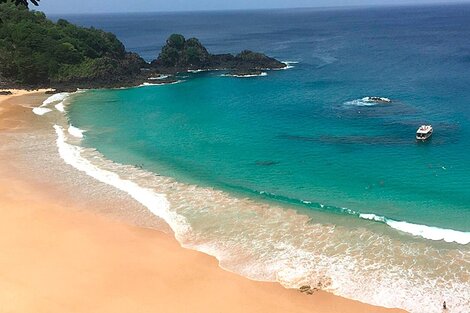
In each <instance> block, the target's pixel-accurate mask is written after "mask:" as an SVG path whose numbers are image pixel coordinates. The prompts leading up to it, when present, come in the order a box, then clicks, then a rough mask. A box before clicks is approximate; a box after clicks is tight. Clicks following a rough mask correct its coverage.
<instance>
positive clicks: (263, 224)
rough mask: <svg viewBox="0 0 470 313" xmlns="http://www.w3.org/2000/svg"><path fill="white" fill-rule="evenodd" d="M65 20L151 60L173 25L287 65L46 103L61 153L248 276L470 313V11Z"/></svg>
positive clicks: (222, 48)
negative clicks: (58, 117)
mask: <svg viewBox="0 0 470 313" xmlns="http://www.w3.org/2000/svg"><path fill="white" fill-rule="evenodd" d="M62 17H63V16H62ZM65 18H66V19H68V20H69V21H71V22H74V23H77V24H80V25H83V26H94V27H97V28H102V29H105V30H107V31H111V32H113V33H115V34H116V35H117V37H118V38H119V39H120V40H122V41H123V42H124V44H125V45H126V48H127V49H128V50H130V51H134V52H138V53H139V54H141V55H142V56H143V57H144V58H145V59H146V60H147V61H150V60H152V59H153V58H156V57H157V55H158V52H159V50H160V49H161V47H162V45H163V44H164V42H165V39H166V38H167V37H168V36H169V35H170V34H171V33H181V34H183V35H185V36H186V37H187V38H189V37H197V38H199V39H200V40H201V42H202V43H203V44H204V45H205V46H206V47H207V48H208V49H209V51H210V52H212V53H229V52H230V53H238V52H240V51H241V50H244V49H251V50H255V51H260V52H263V53H266V54H268V55H269V56H272V57H275V58H277V59H279V60H282V61H284V62H286V63H287V64H289V66H288V69H286V70H277V71H266V75H264V76H259V77H250V78H237V77H229V76H226V75H224V74H225V72H221V71H213V72H198V73H181V74H179V75H178V77H177V78H178V83H176V84H171V85H159V86H145V87H136V88H128V89H115V90H90V91H86V92H80V93H77V94H73V95H63V96H62V97H60V96H59V97H56V98H55V99H52V100H51V101H50V103H48V104H46V105H45V107H47V106H48V105H49V106H50V107H51V108H52V105H53V104H57V103H59V102H60V101H63V100H64V99H65V98H67V100H66V101H67V103H66V104H67V105H66V106H65V111H66V115H67V118H68V120H69V122H70V124H71V125H73V126H74V127H72V128H69V129H68V130H69V131H68V132H67V130H66V129H65V127H64V126H59V125H56V127H55V130H56V132H57V135H58V141H57V143H58V147H59V153H60V154H61V156H62V157H63V159H64V160H65V161H66V163H68V164H70V165H72V166H74V167H76V168H78V169H80V170H82V171H84V172H86V173H88V174H89V175H90V176H92V177H95V178H96V179H98V180H100V181H102V182H105V183H107V184H109V185H112V186H114V187H116V188H118V189H120V190H123V191H125V192H127V193H129V194H130V195H131V196H132V197H133V198H135V199H136V200H137V201H138V202H140V203H141V204H143V205H144V206H146V207H147V208H148V209H149V210H150V211H152V212H153V213H154V214H155V215H157V216H158V217H160V218H162V219H164V220H165V221H166V222H167V223H168V224H169V225H170V227H171V228H172V229H173V231H174V232H175V235H176V238H177V239H178V241H179V242H180V243H181V244H182V245H183V246H185V247H188V248H192V249H197V250H200V251H203V252H206V253H209V254H211V255H214V256H215V257H217V259H218V260H219V262H220V266H222V267H223V268H225V269H227V270H230V271H233V272H236V273H239V274H241V275H244V276H246V277H249V278H251V279H256V280H266V281H279V282H280V283H282V284H283V285H284V286H286V287H291V288H298V287H300V286H301V285H305V284H308V285H312V286H316V287H318V288H321V289H324V290H327V291H331V292H333V293H335V294H338V295H341V296H345V297H349V298H353V299H357V300H360V301H363V302H367V303H371V304H376V305H381V306H386V307H400V308H404V309H406V310H409V311H410V312H413V313H415V312H416V313H418V312H427V313H428V312H429V313H432V312H441V304H442V302H443V301H444V300H445V301H446V302H447V304H448V306H449V307H450V308H451V310H452V312H461V313H468V312H470V175H469V174H470V156H469V153H470V123H469V122H470V88H469V86H470V5H446V6H421V7H412V6H409V7H380V8H348V9H292V10H259V11H231V12H222V11H220V12H192V13H190V12H184V13H145V14H125V15H124V14H110V15H73V16H65ZM367 96H380V97H387V98H390V99H391V100H392V102H391V103H370V102H367V101H365V100H364V99H363V98H364V97H367ZM59 108H61V107H60V106H59ZM42 109H44V108H42ZM46 113H47V112H46ZM421 124H432V125H433V127H434V135H433V136H432V139H431V140H429V141H427V142H424V143H421V142H420V143H418V142H416V140H415V132H416V129H417V128H418V127H419V126H420V125H421ZM81 130H82V131H84V132H83V133H82V132H81Z"/></svg>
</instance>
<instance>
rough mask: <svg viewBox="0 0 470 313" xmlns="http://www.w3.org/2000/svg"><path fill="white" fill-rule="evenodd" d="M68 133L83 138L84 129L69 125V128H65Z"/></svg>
mask: <svg viewBox="0 0 470 313" xmlns="http://www.w3.org/2000/svg"><path fill="white" fill-rule="evenodd" d="M67 131H68V132H69V134H70V135H72V136H74V137H76V138H83V133H84V132H85V131H84V130H82V129H80V128H78V127H75V126H72V125H70V126H69V128H68V129H67Z"/></svg>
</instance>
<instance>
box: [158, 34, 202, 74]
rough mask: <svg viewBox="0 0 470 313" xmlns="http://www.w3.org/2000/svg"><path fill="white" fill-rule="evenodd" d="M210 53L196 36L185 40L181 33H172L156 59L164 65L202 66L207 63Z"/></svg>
mask: <svg viewBox="0 0 470 313" xmlns="http://www.w3.org/2000/svg"><path fill="white" fill-rule="evenodd" d="M209 59H210V54H209V52H207V50H206V48H205V47H204V46H203V45H202V44H201V43H200V42H199V40H198V39H196V38H190V39H188V40H186V39H185V38H184V37H183V35H180V34H173V35H171V36H170V37H169V38H168V39H167V41H166V45H165V46H164V47H163V48H162V52H161V53H160V55H159V57H158V60H159V62H160V63H161V64H162V65H164V66H166V67H189V68H191V67H204V66H207V65H208V64H209Z"/></svg>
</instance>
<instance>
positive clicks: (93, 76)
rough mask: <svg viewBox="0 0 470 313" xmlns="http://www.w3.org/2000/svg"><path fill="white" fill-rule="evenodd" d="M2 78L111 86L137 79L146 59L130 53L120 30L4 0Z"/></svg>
mask: <svg viewBox="0 0 470 313" xmlns="http://www.w3.org/2000/svg"><path fill="white" fill-rule="evenodd" d="M0 1H3V0H0ZM0 20H1V21H2V22H1V23H0V78H2V80H6V81H10V82H13V83H18V84H27V85H51V84H52V85H54V84H72V83H75V84H77V83H86V82H88V81H93V82H94V83H96V84H98V85H110V84H113V83H119V82H122V81H126V80H131V79H132V78H135V77H136V75H138V74H140V68H141V67H142V66H143V65H144V61H143V60H142V58H140V57H139V56H138V55H136V54H133V53H128V52H126V50H125V48H124V45H123V44H122V43H121V42H120V41H119V40H118V39H117V38H116V36H115V35H114V34H111V33H107V32H104V31H102V30H98V29H94V28H83V27H78V26H75V25H73V24H70V23H69V22H67V21H66V20H59V21H57V23H53V22H52V21H50V20H48V19H47V18H46V16H45V15H44V13H41V12H35V11H29V10H28V9H27V8H26V7H25V6H18V7H17V6H15V5H14V3H12V2H7V3H0Z"/></svg>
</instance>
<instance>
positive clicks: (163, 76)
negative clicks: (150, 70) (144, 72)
mask: <svg viewBox="0 0 470 313" xmlns="http://www.w3.org/2000/svg"><path fill="white" fill-rule="evenodd" d="M168 77H170V76H169V75H160V76H157V77H149V78H148V79H149V80H160V79H165V78H168Z"/></svg>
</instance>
